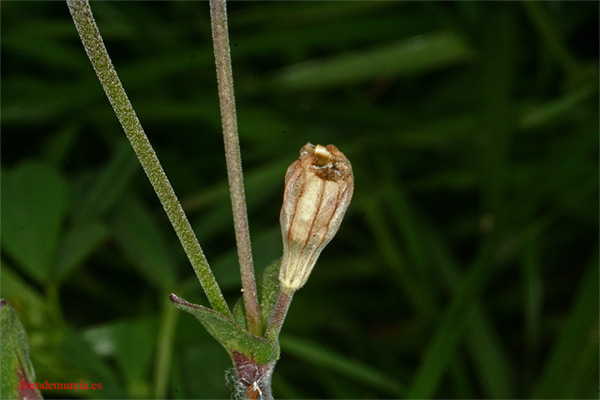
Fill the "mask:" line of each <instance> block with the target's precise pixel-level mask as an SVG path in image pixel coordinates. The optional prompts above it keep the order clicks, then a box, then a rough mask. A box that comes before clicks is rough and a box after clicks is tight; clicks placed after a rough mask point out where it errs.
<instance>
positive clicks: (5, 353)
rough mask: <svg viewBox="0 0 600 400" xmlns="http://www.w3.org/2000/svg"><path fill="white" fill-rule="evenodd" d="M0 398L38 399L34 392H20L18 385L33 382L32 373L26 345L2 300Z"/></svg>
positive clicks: (18, 323)
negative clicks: (23, 382)
mask: <svg viewBox="0 0 600 400" xmlns="http://www.w3.org/2000/svg"><path fill="white" fill-rule="evenodd" d="M0 333H1V334H0V337H1V338H2V346H0V348H1V350H0V354H1V355H2V362H1V363H0V372H1V375H0V379H1V380H0V398H3V399H25V398H27V399H41V398H42V397H41V395H40V393H39V391H38V390H37V389H26V388H25V389H21V388H20V386H19V384H20V382H22V381H25V382H26V383H32V382H35V372H34V370H33V365H32V364H31V361H30V360H29V341H28V340H27V334H26V333H25V329H24V328H23V325H21V321H19V317H18V316H17V313H16V311H15V310H14V308H12V306H11V305H10V304H8V302H7V301H6V300H4V299H2V300H0Z"/></svg>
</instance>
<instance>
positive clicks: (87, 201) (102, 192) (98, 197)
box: [73, 140, 140, 224]
mask: <svg viewBox="0 0 600 400" xmlns="http://www.w3.org/2000/svg"><path fill="white" fill-rule="evenodd" d="M139 170H140V169H139V167H138V161H137V160H136V158H135V156H134V153H133V151H132V150H131V146H130V145H129V143H128V142H127V141H126V140H120V141H119V145H118V146H116V147H115V153H114V155H113V157H112V158H111V160H110V161H109V162H108V163H107V165H106V166H105V167H104V168H103V169H102V170H101V171H100V173H99V175H98V177H97V179H96V181H95V182H94V184H93V186H91V188H90V189H89V191H88V192H87V193H86V195H85V197H84V198H83V199H82V201H81V204H80V205H79V207H77V208H75V209H74V210H73V222H74V223H76V224H77V223H82V222H85V221H89V220H91V219H95V218H99V217H102V216H103V215H104V214H105V213H106V212H107V211H109V210H110V209H111V208H112V207H113V206H114V205H115V203H116V202H117V201H118V200H119V198H120V196H121V195H122V194H123V192H124V191H125V190H126V189H127V185H128V184H129V182H130V181H131V179H132V178H133V175H134V173H135V172H136V171H139Z"/></svg>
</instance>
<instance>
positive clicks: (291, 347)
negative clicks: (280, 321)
mask: <svg viewBox="0 0 600 400" xmlns="http://www.w3.org/2000/svg"><path fill="white" fill-rule="evenodd" d="M280 341H281V345H282V347H283V350H284V351H285V352H286V353H288V354H292V355H294V356H296V357H298V358H301V359H303V360H306V361H308V362H310V363H312V364H315V365H318V366H321V367H323V368H327V369H329V370H331V371H334V372H337V373H340V374H343V375H345V376H348V377H350V378H352V379H354V380H356V381H357V382H362V383H364V384H366V385H370V386H372V387H374V388H378V389H380V390H382V391H384V392H386V393H388V394H391V395H392V396H393V397H400V396H402V395H403V392H404V390H405V388H404V387H403V386H402V385H401V384H400V383H398V382H397V380H396V379H394V378H391V377H389V376H387V375H386V374H384V373H382V372H380V371H378V370H376V369H374V368H372V367H370V366H368V365H365V364H362V363H361V362H359V361H357V360H353V359H350V358H347V357H345V356H342V355H339V354H335V353H334V352H332V351H330V350H329V349H326V348H324V347H321V346H318V345H316V344H314V343H312V342H309V341H307V340H302V339H298V338H294V337H290V336H287V335H282V336H280Z"/></svg>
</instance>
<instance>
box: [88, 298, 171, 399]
mask: <svg viewBox="0 0 600 400" xmlns="http://www.w3.org/2000/svg"><path fill="white" fill-rule="evenodd" d="M169 306H170V307H171V305H170V304H169ZM157 331H158V326H157V321H156V319H154V318H136V319H132V320H122V321H114V322H109V323H107V324H105V325H101V326H95V327H93V328H91V329H88V330H86V331H85V332H84V334H83V337H84V339H85V340H86V341H87V342H88V343H89V344H90V345H91V346H92V347H93V348H94V350H95V351H96V352H103V353H104V354H102V355H108V356H111V357H113V358H114V359H115V361H116V364H117V366H118V367H119V371H120V376H122V377H124V378H125V381H126V382H127V387H128V391H129V395H130V396H131V397H132V398H148V397H149V396H150V393H151V387H150V386H149V385H148V384H147V382H146V379H147V376H148V374H149V372H150V368H151V366H152V354H153V351H154V348H155V343H156V333H157ZM144 386H145V387H144Z"/></svg>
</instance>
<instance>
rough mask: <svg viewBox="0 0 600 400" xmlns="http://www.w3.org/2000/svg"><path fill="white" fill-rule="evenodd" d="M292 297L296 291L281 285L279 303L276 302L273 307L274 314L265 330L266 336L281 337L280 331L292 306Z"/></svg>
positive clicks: (269, 337)
mask: <svg viewBox="0 0 600 400" xmlns="http://www.w3.org/2000/svg"><path fill="white" fill-rule="evenodd" d="M292 297H294V291H293V290H290V289H287V288H285V287H284V286H281V289H280V290H279V297H278V298H277V303H275V308H274V309H273V315H271V319H270V320H269V326H267V330H266V332H265V337H266V338H267V339H271V340H277V338H278V337H279V332H280V331H281V327H282V326H283V322H284V321H285V316H286V315H287V312H288V309H289V308H290V303H291V302H292Z"/></svg>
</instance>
